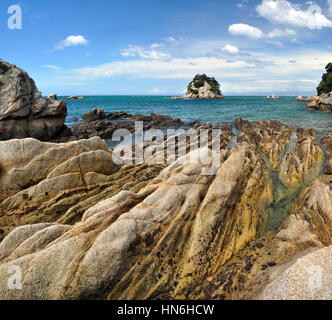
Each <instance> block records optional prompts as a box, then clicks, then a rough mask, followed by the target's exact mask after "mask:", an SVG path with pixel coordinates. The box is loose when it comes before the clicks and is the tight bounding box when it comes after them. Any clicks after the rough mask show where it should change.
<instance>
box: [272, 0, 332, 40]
mask: <svg viewBox="0 0 332 320" xmlns="http://www.w3.org/2000/svg"><path fill="white" fill-rule="evenodd" d="M331 1H332V0H331ZM295 34H296V32H295V31H294V30H291V29H288V28H287V29H286V30H280V29H278V28H276V29H274V30H272V31H271V32H269V33H268V34H267V35H266V36H267V38H278V37H284V36H293V35H295Z"/></svg>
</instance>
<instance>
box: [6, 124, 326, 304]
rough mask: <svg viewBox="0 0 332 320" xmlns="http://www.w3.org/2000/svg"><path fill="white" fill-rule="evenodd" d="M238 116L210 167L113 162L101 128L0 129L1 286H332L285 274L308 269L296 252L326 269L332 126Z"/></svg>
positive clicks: (266, 294)
mask: <svg viewBox="0 0 332 320" xmlns="http://www.w3.org/2000/svg"><path fill="white" fill-rule="evenodd" d="M235 124H236V127H237V130H239V134H238V135H237V137H235V138H236V143H235V145H234V146H232V145H231V144H230V142H231V140H232V139H234V134H233V132H232V127H231V125H229V124H225V125H223V127H221V128H220V129H221V131H220V135H219V137H218V139H219V141H220V154H221V157H220V168H219V170H218V172H217V173H216V175H214V176H205V175H202V173H201V172H202V169H203V168H204V167H205V166H206V164H203V163H197V164H190V163H189V164H188V163H187V164H182V161H181V158H178V159H175V160H174V162H173V163H171V164H170V165H155V164H149V163H148V162H145V163H143V164H140V165H128V164H125V165H118V164H116V163H115V162H114V158H113V157H112V150H111V149H108V148H107V146H106V144H105V142H104V141H103V140H102V139H101V138H99V137H94V138H91V139H88V140H85V139H83V140H79V141H73V142H67V143H65V144H56V143H46V142H40V141H38V140H35V139H31V138H30V139H20V140H10V141H5V142H0V164H1V180H0V189H1V190H2V191H1V199H0V220H1V223H0V225H1V226H2V227H1V232H0V233H1V239H3V240H2V242H1V243H0V279H1V281H0V298H1V299H183V298H187V299H270V298H272V299H293V298H295V299H296V298H298V299H302V298H309V299H310V298H311V299H314V298H317V297H318V298H320V297H321V298H326V297H329V298H331V297H332V295H331V294H332V293H331V287H332V286H331V282H327V283H324V288H325V289H324V290H325V291H324V290H323V291H319V292H318V293H317V292H315V294H316V295H315V296H312V294H313V293H312V292H311V291H310V290H309V289H308V288H306V289H303V290H304V291H303V290H300V289H299V288H298V287H296V286H295V285H294V286H288V287H285V281H286V282H287V281H291V279H295V280H296V281H297V282H300V283H305V281H306V280H305V279H306V275H305V274H304V273H305V272H304V271H305V269H303V270H304V271H303V272H302V273H300V274H299V273H298V269H297V268H296V264H297V263H299V261H302V260H299V259H304V260H303V261H305V265H307V266H308V267H310V265H311V264H312V263H313V261H314V263H315V264H318V265H319V266H320V267H321V268H323V270H324V272H327V273H328V274H330V271H329V270H328V267H330V266H331V263H332V262H331V258H330V257H331V255H330V252H331V249H330V248H331V247H330V246H331V245H332V233H331V230H332V216H331V213H332V190H331V184H332V175H331V173H332V172H331V161H332V160H331V155H332V133H330V134H328V135H327V136H326V137H324V138H323V139H322V140H321V143H319V142H318V141H317V135H316V132H315V130H304V129H294V128H292V127H290V126H285V125H282V124H281V123H279V122H276V121H257V122H255V123H252V124H251V123H249V122H248V121H245V120H242V119H236V121H235ZM208 127H210V126H209V125H207V126H206V128H207V129H208V132H209V135H211V134H212V128H211V127H210V128H208ZM202 129H203V128H198V127H197V129H196V130H197V131H198V132H200V131H201V130H202ZM170 138H171V137H167V138H166V139H170ZM188 143H189V142H188ZM189 146H190V145H189V144H188V145H187V146H186V149H187V152H188V154H187V156H186V157H190V156H191V155H193V153H195V152H198V151H199V150H200V149H196V150H192V149H190V148H189ZM321 146H322V147H323V146H324V149H322V147H321ZM208 147H211V144H210V145H209V146H208ZM145 148H148V146H145ZM210 152H213V151H212V150H211V151H210ZM288 202H290V203H288ZM285 203H286V205H285ZM278 208H279V209H280V210H278ZM312 257H315V258H314V260H313V258H312ZM9 264H18V265H19V266H20V267H21V268H22V270H23V274H25V275H26V276H25V277H24V281H23V290H21V291H19V292H16V291H15V292H13V291H11V290H8V288H7V286H5V285H4V284H5V283H6V281H4V279H5V278H4V277H6V275H7V272H6V270H7V269H6V268H7V266H8V265H9ZM302 266H303V264H302ZM324 268H325V269H324ZM28 270H29V271H28ZM301 277H302V278H301ZM37 279H38V281H37ZM328 279H329V278H328ZM328 279H327V280H326V279H325V278H324V281H330V280H328ZM326 286H327V287H326ZM38 288H40V289H38ZM326 288H328V289H326ZM307 289H308V290H307Z"/></svg>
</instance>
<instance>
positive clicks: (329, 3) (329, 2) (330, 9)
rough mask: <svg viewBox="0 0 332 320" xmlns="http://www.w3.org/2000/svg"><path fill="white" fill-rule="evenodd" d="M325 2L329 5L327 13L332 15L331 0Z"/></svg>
mask: <svg viewBox="0 0 332 320" xmlns="http://www.w3.org/2000/svg"><path fill="white" fill-rule="evenodd" d="M327 4H328V5H329V15H330V16H331V17H332V0H327Z"/></svg>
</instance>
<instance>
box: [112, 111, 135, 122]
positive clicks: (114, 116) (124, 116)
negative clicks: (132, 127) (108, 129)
mask: <svg viewBox="0 0 332 320" xmlns="http://www.w3.org/2000/svg"><path fill="white" fill-rule="evenodd" d="M132 117H133V116H132V115H131V114H128V113H126V112H124V111H119V112H112V113H109V114H108V115H107V119H108V120H119V119H131V118H132Z"/></svg>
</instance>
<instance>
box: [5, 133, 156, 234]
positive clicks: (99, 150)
mask: <svg viewBox="0 0 332 320" xmlns="http://www.w3.org/2000/svg"><path fill="white" fill-rule="evenodd" d="M0 168H1V170H0V226H1V227H0V229H1V230H0V239H2V238H3V237H4V236H6V235H7V234H8V232H9V231H10V230H12V229H13V228H14V227H16V226H19V225H22V224H28V223H38V222H50V221H51V222H53V221H57V220H59V219H60V220H61V219H63V221H67V222H70V223H71V222H75V221H77V220H78V219H80V216H81V215H82V214H83V212H84V210H85V209H86V208H87V207H89V206H92V205H93V204H94V203H96V202H98V201H99V200H101V199H103V198H104V197H107V196H109V195H112V194H113V193H115V192H118V191H120V190H122V189H125V188H129V189H131V188H139V185H140V181H144V179H146V180H149V179H150V178H149V175H151V177H154V176H155V175H156V174H158V173H159V171H160V169H159V168H158V167H156V168H148V167H146V166H145V167H144V166H143V165H142V166H137V167H136V168H130V167H129V168H125V167H124V168H120V166H119V165H117V164H116V163H114V162H113V156H112V154H111V153H110V151H109V150H108V149H107V147H106V144H105V142H104V141H102V140H101V139H100V138H98V137H95V138H92V139H90V140H80V141H75V142H69V143H67V144H54V143H43V142H40V141H38V140H35V139H21V140H10V141H5V142H0ZM138 172H139V173H140V174H141V176H139V175H138ZM130 174H131V175H132V176H130ZM128 176H130V179H128ZM143 184H144V183H143ZM82 210H83V212H82ZM80 212H81V213H80Z"/></svg>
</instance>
